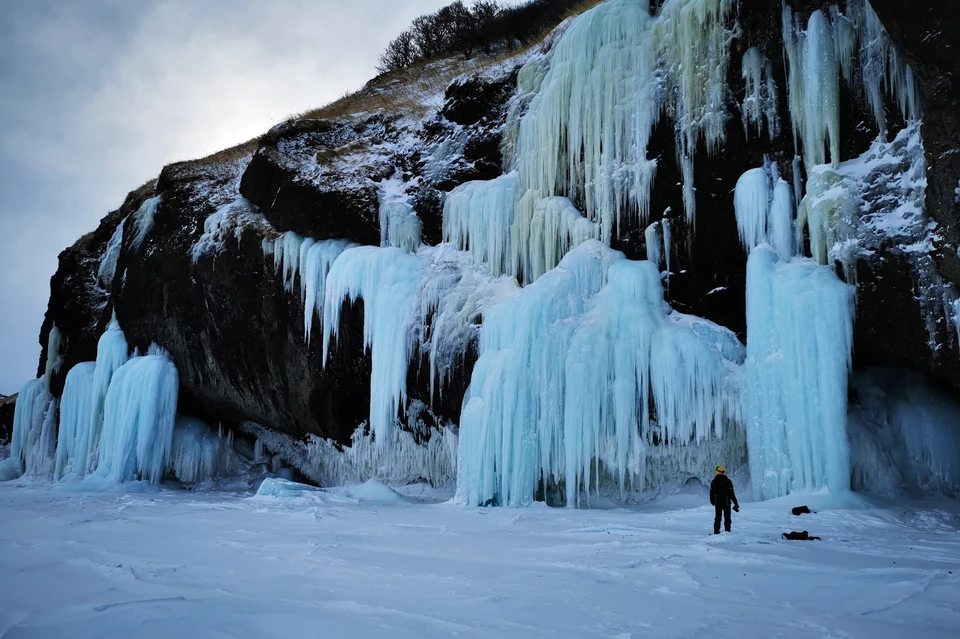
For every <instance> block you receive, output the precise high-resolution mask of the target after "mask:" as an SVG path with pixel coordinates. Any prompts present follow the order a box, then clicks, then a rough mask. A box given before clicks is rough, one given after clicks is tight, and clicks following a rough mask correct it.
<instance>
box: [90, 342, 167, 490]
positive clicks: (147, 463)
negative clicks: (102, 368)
mask: <svg viewBox="0 0 960 639" xmlns="http://www.w3.org/2000/svg"><path fill="white" fill-rule="evenodd" d="M178 389H179V376H178V374H177V367H176V366H174V364H173V362H172V361H171V360H170V359H169V357H166V356H164V355H147V356H144V357H134V358H133V359H131V360H130V361H128V362H127V363H126V364H124V365H123V366H121V367H120V368H118V369H117V371H116V372H115V373H114V374H113V378H112V380H111V382H110V388H109V390H108V391H107V396H106V401H105V402H104V413H103V432H102V434H101V438H100V449H99V463H98V465H97V470H96V471H95V472H94V473H93V475H94V476H95V477H97V478H100V479H106V480H107V481H109V482H111V483H120V482H126V481H133V480H135V479H138V478H140V479H143V480H146V481H149V482H150V483H153V484H155V483H158V482H159V481H160V480H161V479H162V478H163V473H164V470H165V468H166V464H167V460H168V459H169V456H170V447H171V443H172V438H173V426H174V420H175V418H176V412H177V393H178Z"/></svg>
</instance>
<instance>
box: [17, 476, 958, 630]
mask: <svg viewBox="0 0 960 639" xmlns="http://www.w3.org/2000/svg"><path fill="white" fill-rule="evenodd" d="M127 488H128V489H129V488H130V486H128V487H127ZM391 495H392V494H391V493H390V492H389V491H387V490H382V491H371V490H361V491H356V490H354V491H353V492H350V491H347V490H339V491H332V492H319V491H314V492H308V493H305V494H302V495H301V496H300V497H295V498H286V499H284V498H276V497H251V496H249V495H244V494H230V493H212V492H206V493H203V492H196V493H186V492H178V491H173V490H169V489H164V490H160V491H158V492H152V493H151V492H147V493H127V494H119V493H112V494H109V493H108V494H78V493H73V492H64V491H63V490H56V489H51V488H49V487H22V486H21V487H14V486H11V485H10V484H7V485H3V486H0V510H2V517H0V637H3V638H5V639H13V638H14V637H124V638H126V637H138V639H144V638H148V637H163V638H169V637H184V638H186V637H284V638H285V639H289V638H291V637H308V636H310V637H313V636H322V637H352V638H354V637H417V638H423V637H449V636H461V637H618V638H627V637H632V638H634V639H636V638H639V637H695V636H713V637H871V638H874V639H878V638H883V637H898V638H899V637H924V638H926V639H934V638H937V637H956V636H957V635H956V632H957V629H958V628H960V535H958V528H960V504H957V502H955V501H945V502H926V503H923V504H912V505H910V504H904V503H899V504H896V505H894V504H891V503H879V502H867V501H866V500H863V499H861V498H853V497H851V498H850V500H849V503H848V504H847V508H844V509H834V510H823V511H821V512H819V513H818V514H814V515H805V516H803V517H799V518H797V517H793V516H792V515H791V514H790V512H789V507H790V506H792V505H797V503H799V502H801V501H804V500H798V499H793V500H774V501H772V502H765V503H762V504H760V503H756V504H754V503H744V504H743V510H742V512H741V513H740V514H739V515H736V514H735V515H734V517H735V520H734V532H733V533H732V534H723V535H720V536H713V535H712V534H709V533H710V532H711V525H712V521H711V520H712V516H713V513H712V509H711V508H710V507H709V506H708V505H706V504H705V500H704V498H703V497H702V496H699V495H681V496H676V497H673V498H670V499H668V500H667V501H664V502H660V503H659V504H656V505H653V506H647V507H644V508H637V509H610V510H560V509H549V508H547V507H541V506H535V507H530V508H523V509H515V508H499V509H496V508H494V509H477V508H463V507H459V506H454V505H451V504H446V503H439V504H438V503H424V502H423V501H422V500H419V501H414V500H400V499H397V498H394V499H391V498H390V497H391ZM394 497H395V496H394ZM818 500H820V501H822V498H818V497H811V498H807V499H806V500H805V502H806V503H807V504H808V505H810V506H811V507H812V508H816V507H818V503H817V501H818ZM795 502H797V503H795ZM788 530H809V531H810V533H811V534H816V535H820V536H821V537H822V538H823V540H822V541H819V542H816V541H809V542H789V541H784V540H781V539H780V538H779V534H780V533H781V532H783V531H788Z"/></svg>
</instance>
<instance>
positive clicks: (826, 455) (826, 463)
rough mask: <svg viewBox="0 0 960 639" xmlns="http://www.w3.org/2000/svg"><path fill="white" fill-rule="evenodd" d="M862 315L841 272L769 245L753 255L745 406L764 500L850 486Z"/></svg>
mask: <svg viewBox="0 0 960 639" xmlns="http://www.w3.org/2000/svg"><path fill="white" fill-rule="evenodd" d="M853 315H854V303H853V290H852V287H850V286H848V285H846V284H844V283H843V282H841V281H840V280H838V279H837V277H836V275H835V274H834V273H833V271H832V270H831V269H829V268H827V267H823V266H819V265H818V264H816V263H815V262H813V261H811V260H808V259H795V260H793V261H790V262H785V261H781V260H780V259H779V257H778V256H777V254H776V252H774V251H773V250H772V249H771V248H770V247H768V246H765V245H761V246H759V247H757V248H755V249H754V250H753V252H752V253H751V254H750V258H749V260H748V262H747V361H746V385H745V390H744V402H745V408H746V423H747V443H748V447H749V453H750V473H751V478H752V481H753V492H754V496H755V497H756V498H757V499H770V498H773V497H780V496H783V495H787V494H789V493H792V492H797V491H806V490H819V489H823V488H827V489H829V490H830V491H831V492H835V491H843V490H847V489H849V487H850V462H849V446H848V443H847V435H846V410H847V377H848V374H849V371H850V366H851V358H852V353H851V349H852V346H853Z"/></svg>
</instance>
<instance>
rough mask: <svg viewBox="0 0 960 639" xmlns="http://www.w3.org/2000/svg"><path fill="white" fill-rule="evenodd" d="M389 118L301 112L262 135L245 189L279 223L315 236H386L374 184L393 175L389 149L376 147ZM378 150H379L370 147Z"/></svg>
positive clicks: (362, 239) (368, 239) (372, 240)
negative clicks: (304, 115)
mask: <svg viewBox="0 0 960 639" xmlns="http://www.w3.org/2000/svg"><path fill="white" fill-rule="evenodd" d="M389 135H390V125H389V123H387V122H385V121H384V120H383V119H382V118H379V117H374V118H370V119H369V120H367V121H365V122H362V123H359V124H355V125H350V124H343V123H337V122H330V121H328V120H294V121H292V122H287V123H284V124H280V125H278V126H276V127H274V128H273V130H271V131H270V132H269V133H267V135H265V136H263V138H261V140H260V148H259V149H258V150H257V152H256V154H255V155H254V156H253V159H252V160H251V161H250V165H249V166H248V167H247V169H246V170H245V171H244V173H243V179H242V180H241V182H240V194H241V195H243V196H244V197H245V198H247V199H248V200H250V201H251V202H253V203H254V204H256V205H257V206H258V207H260V210H261V211H262V212H263V214H264V216H266V218H267V220H269V222H270V223H271V224H272V225H273V226H274V227H275V228H276V229H277V230H280V231H295V232H297V233H300V234H302V235H306V236H309V237H313V238H315V239H318V240H321V239H332V238H347V239H351V240H353V241H355V242H359V243H360V244H379V243H380V221H379V214H378V210H379V206H378V202H377V189H376V186H375V184H376V183H378V182H380V181H381V180H384V179H386V178H388V177H390V176H391V175H392V174H393V172H394V169H393V165H392V163H391V162H390V152H389V151H388V150H386V149H380V150H379V151H378V150H377V147H380V146H382V145H383V144H384V142H385V140H386V139H387V138H388V136H389ZM371 151H373V152H371Z"/></svg>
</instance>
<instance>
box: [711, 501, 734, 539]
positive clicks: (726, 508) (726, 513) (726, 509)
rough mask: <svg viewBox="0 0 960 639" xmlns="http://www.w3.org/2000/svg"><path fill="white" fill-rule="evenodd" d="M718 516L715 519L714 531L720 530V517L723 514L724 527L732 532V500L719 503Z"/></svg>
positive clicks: (717, 506) (717, 507)
mask: <svg viewBox="0 0 960 639" xmlns="http://www.w3.org/2000/svg"><path fill="white" fill-rule="evenodd" d="M716 509H717V516H716V517H715V518H714V520H713V532H714V533H718V534H719V532H720V517H721V516H723V529H724V530H726V531H727V532H730V502H727V503H726V504H717V505H716Z"/></svg>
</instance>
